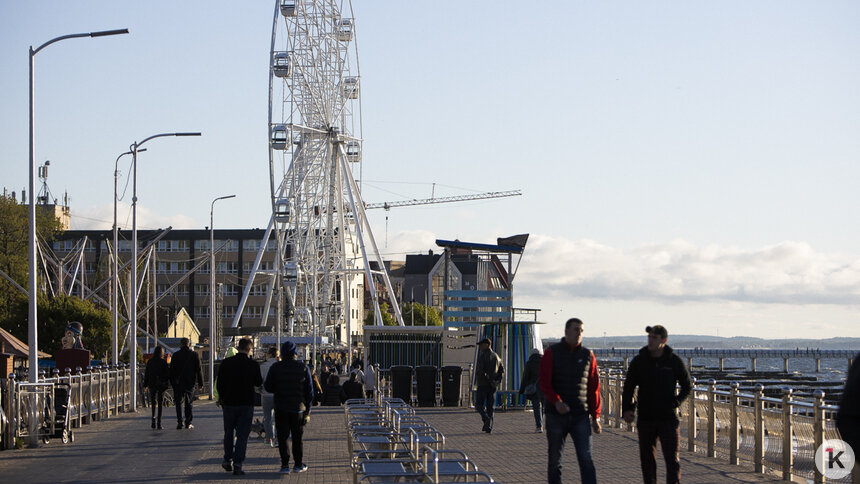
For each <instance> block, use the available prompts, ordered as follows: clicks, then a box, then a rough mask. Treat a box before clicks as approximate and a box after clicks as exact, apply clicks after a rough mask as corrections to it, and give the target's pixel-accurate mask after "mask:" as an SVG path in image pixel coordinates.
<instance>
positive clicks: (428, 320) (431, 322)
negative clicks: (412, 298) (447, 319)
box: [402, 302, 442, 326]
mask: <svg viewBox="0 0 860 484" xmlns="http://www.w3.org/2000/svg"><path fill="white" fill-rule="evenodd" d="M402 309H403V322H404V323H405V324H407V325H414V326H442V317H441V316H440V315H439V311H437V310H436V308H434V307H431V306H425V305H424V304H421V303H416V302H412V303H405V304H403V306H402ZM413 321H414V323H413Z"/></svg>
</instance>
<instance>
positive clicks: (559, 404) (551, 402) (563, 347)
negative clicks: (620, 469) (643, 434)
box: [540, 318, 601, 484]
mask: <svg viewBox="0 0 860 484" xmlns="http://www.w3.org/2000/svg"><path fill="white" fill-rule="evenodd" d="M582 331H583V323H582V320H580V319H579V318H570V319H568V320H567V321H566V322H565V323H564V338H562V339H561V341H560V342H558V343H556V344H554V345H552V346H550V347H548V348H547V349H546V350H544V354H543V358H541V360H540V389H541V391H542V392H543V394H544V397H545V398H546V441H547V453H548V454H549V456H548V459H547V482H549V483H550V484H558V483H561V467H562V465H561V458H562V455H563V454H564V441H565V439H567V435H568V434H570V438H571V440H573V446H574V447H575V448H576V460H577V461H578V462H579V476H580V479H581V481H582V482H583V483H584V484H597V473H596V471H595V469H594V460H593V459H592V457H591V433H592V432H594V433H595V434H599V433H600V431H601V428H600V378H599V376H598V373H597V359H596V358H595V357H594V353H593V352H592V351H591V350H589V349H588V348H586V347H584V346H582ZM589 417H590V422H589Z"/></svg>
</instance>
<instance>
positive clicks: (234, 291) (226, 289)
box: [221, 284, 239, 296]
mask: <svg viewBox="0 0 860 484" xmlns="http://www.w3.org/2000/svg"><path fill="white" fill-rule="evenodd" d="M221 287H222V289H221V291H222V292H221V294H223V295H224V296H238V295H239V288H238V287H236V285H235V284H224V285H223V286H221Z"/></svg>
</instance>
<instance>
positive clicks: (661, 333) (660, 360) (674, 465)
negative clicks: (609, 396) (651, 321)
mask: <svg viewBox="0 0 860 484" xmlns="http://www.w3.org/2000/svg"><path fill="white" fill-rule="evenodd" d="M645 331H646V332H647V333H648V345H647V346H645V347H644V348H642V349H641V350H639V354H638V355H636V356H635V357H634V358H633V361H631V362H630V367H629V368H628V369H627V378H626V379H625V380H624V393H623V395H622V397H621V409H622V416H623V417H624V420H625V421H626V422H627V423H632V422H633V417H634V415H635V413H638V419H637V421H636V427H637V429H638V431H639V459H640V461H641V465H642V478H643V479H644V481H645V483H646V484H651V483H654V484H656V482H657V462H656V456H657V439H658V438H659V439H660V447H662V448H663V459H664V460H665V461H666V482H667V483H677V482H681V462H680V457H679V455H678V453H679V450H680V448H679V445H680V433H679V421H678V407H680V406H681V402H683V401H684V399H686V398H687V396H689V395H690V389H691V387H692V382H691V381H690V372H689V371H688V370H687V367H686V366H685V365H684V362H683V361H682V360H681V358H680V357H679V356H678V355H676V354H675V353H674V352H673V351H672V348H671V347H669V346H667V345H666V341H668V339H669V332H668V331H666V328H664V327H663V326H660V325H655V326H648V327H646V328H645ZM677 385H680V386H681V391H680V392H677V393H676V386H677ZM636 387H639V392H638V393H637V395H636V401H635V402H634V401H633V392H634V390H635V389H636Z"/></svg>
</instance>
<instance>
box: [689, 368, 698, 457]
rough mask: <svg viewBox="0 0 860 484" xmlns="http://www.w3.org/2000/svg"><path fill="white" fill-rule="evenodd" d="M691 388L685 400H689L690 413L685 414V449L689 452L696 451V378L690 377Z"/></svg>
mask: <svg viewBox="0 0 860 484" xmlns="http://www.w3.org/2000/svg"><path fill="white" fill-rule="evenodd" d="M692 381H693V383H692V385H693V386H692V389H691V390H690V398H688V399H687V400H688V401H689V402H690V415H688V416H687V418H688V421H687V450H689V451H690V452H695V451H696V432H697V431H698V429H697V427H696V422H697V420H696V379H695V378H692Z"/></svg>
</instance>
